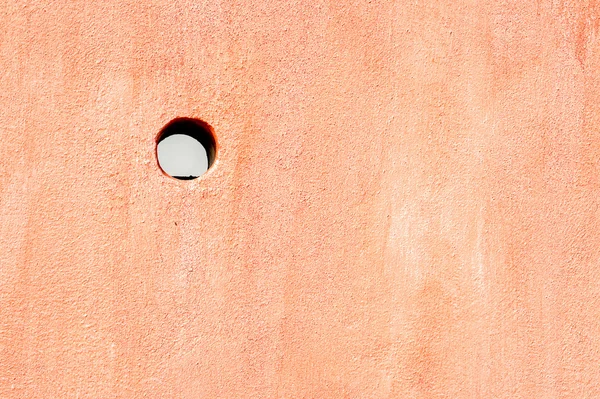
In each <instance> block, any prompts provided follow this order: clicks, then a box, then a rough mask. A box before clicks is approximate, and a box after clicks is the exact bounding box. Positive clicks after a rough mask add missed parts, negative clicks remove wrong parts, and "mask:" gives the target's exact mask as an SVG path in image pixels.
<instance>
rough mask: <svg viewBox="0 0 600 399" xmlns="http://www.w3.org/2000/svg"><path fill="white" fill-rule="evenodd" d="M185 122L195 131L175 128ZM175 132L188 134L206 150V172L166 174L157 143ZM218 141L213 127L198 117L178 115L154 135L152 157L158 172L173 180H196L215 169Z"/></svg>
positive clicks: (217, 156) (217, 157)
mask: <svg viewBox="0 0 600 399" xmlns="http://www.w3.org/2000/svg"><path fill="white" fill-rule="evenodd" d="M180 124H185V125H188V126H192V127H193V128H194V129H193V131H194V130H195V131H196V132H197V133H196V134H194V133H192V134H190V133H188V132H186V133H181V132H180V131H179V129H180V128H177V127H176V126H177V125H180ZM176 134H182V135H185V136H189V137H191V138H193V139H194V140H196V141H198V142H199V143H200V144H201V145H202V147H204V149H205V150H206V155H207V160H208V168H207V169H206V172H204V173H203V174H201V175H200V176H197V177H192V178H189V177H183V176H181V177H175V176H171V175H170V174H168V173H167V172H166V171H165V170H164V169H163V168H162V166H161V165H160V161H159V159H158V144H159V143H160V142H161V141H163V140H164V139H166V138H168V137H170V136H174V135H176ZM219 149H220V148H219V141H218V140H217V135H216V134H215V130H214V128H213V127H212V126H211V125H210V124H209V123H207V122H205V121H204V120H202V119H199V118H191V117H187V116H178V117H176V118H173V119H171V120H170V121H169V122H167V124H165V125H164V126H163V127H162V128H161V129H160V130H159V132H158V133H157V134H156V136H155V137H154V158H155V159H156V165H157V166H158V169H159V170H160V172H161V173H162V174H163V175H164V176H167V177H169V178H171V179H173V180H177V181H180V182H189V181H197V180H199V179H202V178H204V177H205V176H206V175H208V174H209V173H210V172H211V171H212V170H213V169H215V167H216V165H217V163H218V159H219Z"/></svg>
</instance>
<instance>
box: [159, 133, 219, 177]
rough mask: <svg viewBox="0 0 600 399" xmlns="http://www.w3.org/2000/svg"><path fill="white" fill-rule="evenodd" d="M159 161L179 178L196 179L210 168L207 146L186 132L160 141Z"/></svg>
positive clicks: (166, 170)
mask: <svg viewBox="0 0 600 399" xmlns="http://www.w3.org/2000/svg"><path fill="white" fill-rule="evenodd" d="M156 151H157V153H158V163H159V165H160V167H161V168H162V170H163V171H164V172H165V173H166V174H168V175H169V176H171V177H175V178H177V179H194V178H196V177H199V176H202V175H203V174H204V173H206V171H207V170H208V156H207V154H206V148H204V146H203V145H202V144H201V143H200V142H199V141H198V140H196V139H195V138H193V137H191V136H188V135H186V134H173V135H171V136H168V137H166V138H165V139H163V140H161V141H160V142H159V143H158V148H157V150H156Z"/></svg>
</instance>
